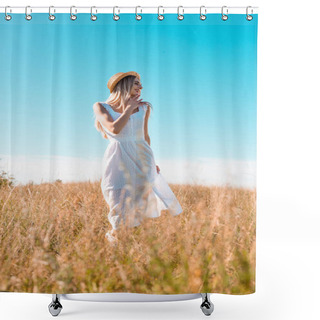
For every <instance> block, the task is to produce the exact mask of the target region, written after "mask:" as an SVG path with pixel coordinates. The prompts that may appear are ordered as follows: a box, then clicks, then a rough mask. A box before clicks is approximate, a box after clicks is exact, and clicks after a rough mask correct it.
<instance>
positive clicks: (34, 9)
mask: <svg viewBox="0 0 320 320" xmlns="http://www.w3.org/2000/svg"><path fill="white" fill-rule="evenodd" d="M200 8H201V9H200ZM222 8H223V11H224V13H228V14H246V12H248V14H255V13H258V12H257V11H258V7H252V6H247V7H228V6H220V7H206V6H198V7H184V6H176V7H166V6H158V7H144V6H136V7H127V6H123V7H122V6H113V7H110V6H109V7H99V6H90V7H82V6H69V7H62V6H61V7H60V6H57V7H55V6H51V7H49V6H47V7H40V6H25V7H20V6H2V7H0V13H5V12H7V13H24V14H26V12H28V13H49V10H50V12H51V13H70V12H71V11H72V12H73V13H91V12H93V13H94V14H99V13H113V12H114V10H116V13H117V14H119V13H136V12H137V13H138V14H141V13H142V14H144V13H158V10H159V11H160V14H166V13H175V14H177V13H178V10H179V12H180V13H181V14H190V13H200V10H201V12H202V13H203V14H210V13H221V12H222Z"/></svg>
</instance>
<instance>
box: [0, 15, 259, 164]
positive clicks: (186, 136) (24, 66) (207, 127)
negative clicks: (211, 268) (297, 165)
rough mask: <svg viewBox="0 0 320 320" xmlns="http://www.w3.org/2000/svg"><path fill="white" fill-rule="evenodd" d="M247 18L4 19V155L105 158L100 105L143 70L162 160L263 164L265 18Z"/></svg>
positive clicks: (0, 62)
mask: <svg viewBox="0 0 320 320" xmlns="http://www.w3.org/2000/svg"><path fill="white" fill-rule="evenodd" d="M253 16H254V18H253V20H252V21H250V22H249V21H247V20H246V19H245V14H230V15H229V19H228V20H227V21H222V19H221V15H220V14H208V15H207V19H206V20H205V21H201V20H200V19H199V14H186V15H185V18H184V20H183V21H179V20H178V19H177V15H176V14H167V15H165V19H164V20H163V21H159V20H158V19H157V15H156V14H144V15H143V18H142V20H141V21H136V19H135V16H134V14H121V15H120V17H121V18H120V20H119V21H117V22H115V21H113V19H112V14H100V15H98V19H97V21H95V22H93V21H91V20H90V15H89V14H78V18H77V20H76V21H71V19H70V15H69V14H57V18H56V20H54V21H50V20H49V19H48V14H46V13H41V14H33V18H32V20H31V21H26V20H25V18H24V15H23V14H12V17H13V19H12V20H11V21H9V22H7V21H6V20H5V19H3V17H2V16H1V17H0V18H1V19H0V41H1V43H2V45H3V47H4V48H5V50H0V75H1V77H0V128H1V135H0V154H2V155H11V156H15V155H23V156H29V155H30V156H31V155H32V156H35V155H39V156H48V155H49V156H66V157H70V156H71V157H80V158H86V159H89V158H96V157H102V155H103V153H104V150H105V148H106V146H107V144H108V143H109V142H108V141H107V140H105V139H102V137H101V135H100V133H98V132H97V131H96V129H95V128H94V125H93V124H94V121H93V111H92V105H93V103H94V102H96V101H105V100H106V99H107V97H108V96H109V90H108V89H107V81H108V79H109V78H110V77H111V76H112V75H113V74H115V73H117V72H120V71H122V72H126V71H136V72H138V73H140V75H141V83H142V86H143V90H142V95H141V98H143V99H144V100H146V101H149V102H151V104H152V105H153V110H152V112H151V115H150V119H149V135H150V138H151V147H152V149H153V152H154V154H155V157H156V158H157V159H187V160H188V159H190V160H196V159H197V158H209V159H229V160H230V159H231V160H240V161H255V160H256V116H257V114H256V110H257V108H256V106H257V74H256V73H257V22H258V15H253Z"/></svg>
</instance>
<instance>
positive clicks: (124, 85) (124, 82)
mask: <svg viewBox="0 0 320 320" xmlns="http://www.w3.org/2000/svg"><path fill="white" fill-rule="evenodd" d="M135 79H136V77H135V76H127V77H124V78H123V79H121V80H120V81H119V82H118V83H117V84H116V86H115V87H114V89H113V91H112V92H111V93H110V95H109V97H108V99H107V100H106V101H105V103H107V104H109V105H112V106H114V107H116V108H119V112H120V111H121V110H122V109H124V107H125V101H128V99H129V98H130V96H131V94H130V92H131V89H132V87H133V83H134V80H135ZM145 103H146V104H147V105H148V106H149V107H150V108H153V107H152V105H151V103H150V102H147V101H146V102H145ZM122 106H123V108H121V107H122ZM94 118H95V120H94V126H95V128H96V129H97V130H98V131H99V132H101V135H102V137H103V138H105V139H108V136H107V132H106V131H105V130H104V128H103V127H102V125H101V123H100V122H99V120H97V117H96V115H95V113H94Z"/></svg>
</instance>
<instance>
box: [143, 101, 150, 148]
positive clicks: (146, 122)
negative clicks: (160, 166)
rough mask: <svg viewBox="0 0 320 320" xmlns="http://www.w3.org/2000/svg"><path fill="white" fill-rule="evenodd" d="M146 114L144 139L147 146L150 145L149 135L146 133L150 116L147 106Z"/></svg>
mask: <svg viewBox="0 0 320 320" xmlns="http://www.w3.org/2000/svg"><path fill="white" fill-rule="evenodd" d="M147 108H148V109H147V112H146V115H145V118H144V139H145V140H146V141H147V142H148V144H149V146H150V145H151V144H150V143H151V141H150V137H149V133H148V120H149V115H150V107H149V106H148V105H147Z"/></svg>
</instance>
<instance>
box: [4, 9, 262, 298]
mask: <svg viewBox="0 0 320 320" xmlns="http://www.w3.org/2000/svg"><path fill="white" fill-rule="evenodd" d="M73 16H74V17H75V18H74V17H73ZM11 17H12V18H11V19H10V20H9V18H8V20H6V19H4V14H3V13H1V19H0V41H1V43H2V44H3V45H4V46H3V49H2V50H1V51H0V72H1V78H0V81H1V85H0V128H1V135H0V170H1V171H0V172H1V175H0V191H1V195H0V209H1V215H0V291H3V292H39V293H62V294H66V293H103V292H132V293H147V294H185V293H201V292H209V293H224V294H249V293H253V292H255V257H256V252H255V248H256V145H257V144H256V116H257V113H256V111H257V26H258V15H257V14H253V15H252V17H253V19H252V20H248V19H246V14H245V13H243V14H229V15H228V16H227V19H225V18H223V15H221V14H219V13H215V14H207V16H206V19H200V18H199V17H200V15H199V14H196V13H194V14H185V15H184V17H183V19H178V15H177V14H167V15H164V19H162V20H161V19H158V15H157V14H142V19H140V20H138V19H136V15H135V14H134V13H131V14H120V15H119V17H120V18H119V19H118V20H116V19H113V18H114V15H113V14H111V13H108V14H97V15H96V18H95V17H93V16H92V15H91V16H90V14H88V13H86V14H84V13H83V14H80V13H79V14H77V15H73V14H71V15H70V14H67V13H60V14H56V17H55V19H53V18H51V19H48V17H50V16H48V13H34V14H32V19H29V20H28V19H26V18H27V16H25V15H24V14H18V13H17V14H14V13H12V14H11ZM91 17H92V19H90V18H91Z"/></svg>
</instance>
